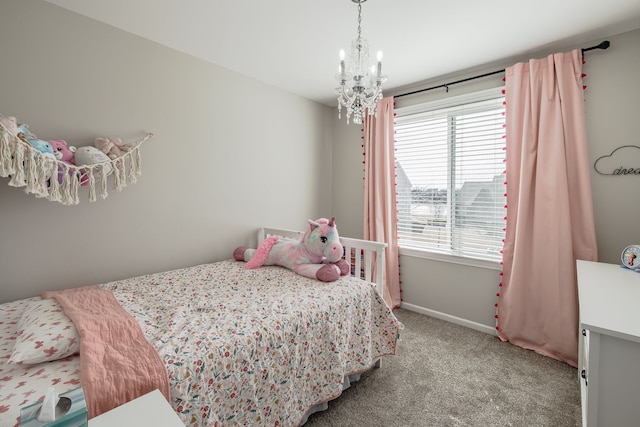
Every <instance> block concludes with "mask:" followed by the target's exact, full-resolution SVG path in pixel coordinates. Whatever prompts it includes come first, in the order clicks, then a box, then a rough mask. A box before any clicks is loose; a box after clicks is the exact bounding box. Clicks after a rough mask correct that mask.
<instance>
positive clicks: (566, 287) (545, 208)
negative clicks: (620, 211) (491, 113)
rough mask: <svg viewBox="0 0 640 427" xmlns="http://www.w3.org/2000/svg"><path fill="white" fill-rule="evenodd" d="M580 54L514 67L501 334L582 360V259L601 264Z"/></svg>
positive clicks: (509, 88) (509, 77)
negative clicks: (579, 270) (579, 263)
mask: <svg viewBox="0 0 640 427" xmlns="http://www.w3.org/2000/svg"><path fill="white" fill-rule="evenodd" d="M582 77H583V75H582V54H581V52H580V50H574V51H572V52H568V53H559V54H554V55H550V56H548V57H547V58H544V59H534V60H531V61H529V62H528V63H519V64H516V65H514V66H512V67H510V68H507V69H506V123H507V128H506V137H507V141H506V143H507V164H506V165H507V185H506V187H507V206H508V207H507V229H506V239H505V244H504V253H503V263H504V265H503V271H502V276H503V277H502V283H501V284H500V290H499V293H498V304H497V315H496V318H497V326H496V328H497V330H498V336H499V337H500V339H502V340H504V341H509V342H511V343H513V344H515V345H518V346H520V347H524V348H527V349H531V350H534V351H536V352H538V353H541V354H544V355H546V356H550V357H552V358H554V359H558V360H562V361H564V362H566V363H568V364H570V365H572V366H577V362H578V294H577V283H576V259H584V260H591V261H595V260H597V246H596V237H595V225H594V220H593V205H592V196H591V183H590V175H589V170H590V165H589V159H588V151H587V137H586V128H585V114H584V93H583V86H582Z"/></svg>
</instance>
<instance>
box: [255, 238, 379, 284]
mask: <svg viewBox="0 0 640 427" xmlns="http://www.w3.org/2000/svg"><path fill="white" fill-rule="evenodd" d="M303 235H304V232H303V231H294V230H284V229H279V228H261V229H260V230H258V244H260V242H262V241H263V240H264V239H266V238H267V237H269V236H280V237H288V238H291V239H296V240H300V239H301V238H302V236H303ZM340 242H341V243H342V246H344V253H345V255H344V258H345V259H346V260H347V261H348V262H349V264H350V265H351V275H352V276H355V277H358V278H360V279H364V280H366V281H369V282H374V283H375V284H376V289H377V290H378V293H379V294H380V296H384V294H383V293H384V278H385V273H384V268H385V258H384V257H385V248H386V247H387V244H386V243H380V242H372V241H370V240H361V239H352V238H350V237H340Z"/></svg>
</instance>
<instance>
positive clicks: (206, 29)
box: [46, 0, 640, 106]
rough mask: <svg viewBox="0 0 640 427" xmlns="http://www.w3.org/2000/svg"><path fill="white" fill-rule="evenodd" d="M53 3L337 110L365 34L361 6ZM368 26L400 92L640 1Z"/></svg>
mask: <svg viewBox="0 0 640 427" xmlns="http://www.w3.org/2000/svg"><path fill="white" fill-rule="evenodd" d="M46 1H48V2H49V3H52V4H55V5H58V6H61V7H63V8H66V9H69V10H72V11H75V12H77V13H80V14H82V15H86V16H88V17H90V18H93V19H96V20H98V21H101V22H104V23H107V24H109V25H112V26H114V27H117V28H120V29H122V30H124V31H127V32H130V33H133V34H136V35H139V36H142V37H144V38H147V39H149V40H153V41H155V42H158V43H160V44H162V45H165V46H168V47H171V48H173V49H176V50H179V51H182V52H185V53H187V54H190V55H193V56H196V57H199V58H202V59H204V60H207V61H210V62H212V63H215V64H218V65H220V66H223V67H225V68H228V69H231V70H234V71H236V72H238V73H241V74H244V75H246V76H249V77H252V78H255V79H257V80H260V81H263V82H265V83H268V84H271V85H273V86H276V87H278V88H281V89H284V90H286V91H289V92H292V93H294V94H297V95H300V96H303V97H306V98H309V99H312V100H315V101H318V102H321V103H324V104H326V105H329V106H334V105H335V103H336V97H335V95H334V88H335V86H336V81H335V74H336V73H337V70H338V61H339V58H338V52H339V50H340V49H345V50H346V51H348V50H349V46H350V43H351V40H352V39H354V38H355V37H356V33H357V16H358V15H357V4H356V3H353V1H352V0H315V1H311V0H243V1H237V0H109V1H104V0H46ZM361 25H362V36H363V37H364V38H366V39H368V41H369V46H370V47H371V59H372V60H373V59H374V58H375V53H376V52H377V51H379V50H382V51H383V52H384V59H383V72H384V73H385V74H387V75H388V80H387V83H386V84H385V85H384V90H385V94H387V93H389V94H398V93H400V91H401V90H402V89H404V88H408V87H414V86H415V85H416V83H418V82H421V81H426V80H429V79H434V78H437V77H439V76H444V75H448V74H454V73H458V72H461V71H464V70H472V69H474V68H477V67H480V66H483V65H487V64H491V63H494V62H498V61H501V60H502V61H504V60H505V59H508V58H523V59H521V60H524V59H528V58H529V57H528V56H527V54H529V53H535V52H540V51H547V50H549V49H553V48H567V47H568V48H575V47H587V46H583V45H582V44H583V43H586V42H591V41H594V40H596V39H599V38H603V37H607V36H611V35H615V34H619V33H622V32H626V31H629V30H633V29H637V28H640V1H639V0H613V1H604V0H536V1H518V0H484V1H481V0H370V1H366V2H365V3H363V4H362V22H361ZM612 48H615V46H612Z"/></svg>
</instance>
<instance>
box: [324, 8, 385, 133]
mask: <svg viewBox="0 0 640 427" xmlns="http://www.w3.org/2000/svg"><path fill="white" fill-rule="evenodd" d="M351 1H352V2H354V3H358V37H356V39H355V40H353V41H352V42H351V52H350V56H349V62H348V63H347V64H346V65H345V52H344V50H340V66H339V67H338V74H337V75H336V79H337V80H338V82H339V83H340V86H338V87H337V88H336V93H337V94H338V118H339V119H340V118H341V113H342V107H346V108H347V124H348V123H349V118H350V117H351V115H353V122H354V123H357V124H361V123H362V118H363V117H364V114H365V110H367V111H368V114H369V115H373V114H375V112H376V102H377V101H378V99H382V83H383V82H384V81H385V80H387V77H386V76H385V75H384V74H382V52H378V63H377V64H376V65H371V66H369V65H368V64H369V43H368V42H367V40H366V39H363V38H362V36H361V34H360V33H361V28H360V21H361V13H362V3H364V2H365V1H367V0H351Z"/></svg>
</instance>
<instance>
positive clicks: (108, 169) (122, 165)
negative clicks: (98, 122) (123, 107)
mask: <svg viewBox="0 0 640 427" xmlns="http://www.w3.org/2000/svg"><path fill="white" fill-rule="evenodd" d="M152 136H153V133H150V132H149V133H147V134H146V135H145V136H144V137H142V138H141V139H139V140H138V141H136V142H135V143H134V144H132V146H131V149H130V150H129V151H128V152H126V153H124V154H123V155H121V156H120V157H117V158H115V159H111V160H109V161H105V162H102V163H96V164H93V165H81V166H79V165H73V164H69V163H65V162H63V161H60V160H57V159H55V158H52V157H50V156H45V155H43V154H42V153H41V152H39V151H38V150H36V149H35V148H33V147H32V146H31V145H30V144H29V143H28V142H26V141H25V140H23V139H21V138H20V135H12V134H11V133H10V132H9V130H8V129H7V128H6V127H5V126H4V125H3V124H2V123H0V177H3V178H6V177H9V178H10V179H9V182H8V185H10V186H12V187H24V191H25V193H28V194H33V195H35V196H36V197H39V198H46V199H48V200H51V201H54V202H59V203H62V204H63V205H77V204H78V203H80V198H79V195H78V193H79V188H80V187H81V186H88V187H89V201H90V202H95V201H96V200H97V196H98V194H99V195H100V197H101V198H103V199H106V198H107V196H108V195H109V194H108V191H107V187H108V185H107V184H108V178H109V175H113V185H112V188H113V189H114V190H116V191H121V190H122V189H123V188H125V187H126V186H127V185H128V184H132V183H135V182H136V181H137V177H138V176H140V175H142V168H141V167H142V159H141V157H140V146H141V145H142V144H143V143H144V142H145V141H147V140H148V139H149V138H151V137H152ZM59 177H60V180H59ZM98 192H99V193H98Z"/></svg>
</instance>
